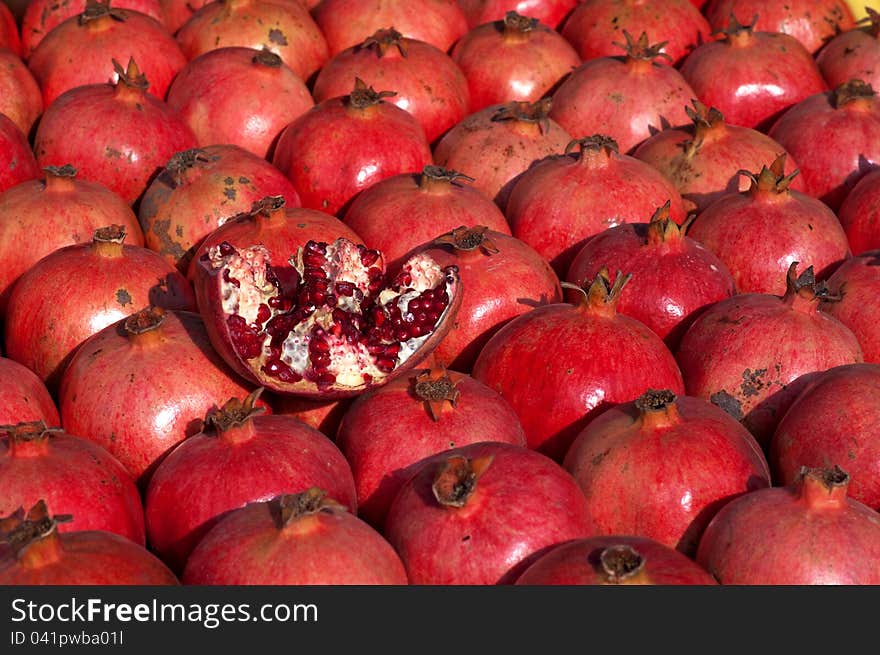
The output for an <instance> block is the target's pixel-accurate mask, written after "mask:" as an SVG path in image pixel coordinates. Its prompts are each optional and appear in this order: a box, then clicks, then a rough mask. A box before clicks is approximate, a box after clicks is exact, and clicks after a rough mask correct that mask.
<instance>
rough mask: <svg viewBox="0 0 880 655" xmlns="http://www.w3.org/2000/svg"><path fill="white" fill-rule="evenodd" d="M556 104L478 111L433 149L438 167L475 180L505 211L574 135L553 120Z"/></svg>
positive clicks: (510, 105)
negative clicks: (516, 191) (529, 177)
mask: <svg viewBox="0 0 880 655" xmlns="http://www.w3.org/2000/svg"><path fill="white" fill-rule="evenodd" d="M551 105H552V100H551V99H550V98H543V99H541V100H538V101H537V102H534V103H528V102H515V101H514V102H507V103H501V104H497V105H490V106H488V107H485V108H483V109H481V110H479V111H477V112H474V113H473V114H471V115H470V116H468V117H467V118H465V119H464V120H462V121H461V122H460V123H458V124H457V125H456V126H455V127H453V128H452V129H451V130H449V131H448V132H447V133H446V134H445V135H444V136H443V138H442V139H440V141H439V142H438V143H437V145H436V146H435V147H434V163H436V164H438V165H439V166H443V167H444V168H449V169H452V170H456V171H462V172H463V173H465V174H466V175H469V176H471V177H473V178H474V180H475V181H474V187H475V188H476V189H478V190H479V191H482V192H483V193H484V194H485V195H486V196H487V197H489V198H491V199H492V200H494V201H495V203H496V204H497V205H498V206H499V207H500V208H501V210H502V211H504V208H505V206H506V204H507V197H508V195H509V194H510V190H511V188H512V187H513V185H514V184H515V183H516V180H517V178H518V177H519V176H520V175H521V174H522V173H523V172H525V171H526V170H527V169H528V168H529V167H530V166H531V165H532V164H534V163H535V162H537V161H539V160H541V159H543V158H544V157H546V156H547V155H552V154H556V153H559V152H562V151H563V149H564V148H565V146H566V144H568V142H569V141H571V136H570V135H569V134H568V132H567V131H566V130H565V129H563V128H562V127H561V126H560V125H559V124H558V123H557V122H556V121H554V120H553V119H552V118H550V117H549V111H550V107H551Z"/></svg>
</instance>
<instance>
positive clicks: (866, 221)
mask: <svg viewBox="0 0 880 655" xmlns="http://www.w3.org/2000/svg"><path fill="white" fill-rule="evenodd" d="M837 218H838V219H839V220H840V224H841V225H842V226H843V230H844V232H846V238H847V241H848V242H849V247H850V248H851V249H852V253H853V254H854V255H861V254H863V253H865V252H867V251H869V250H876V249H878V248H880V171H871V172H868V173H866V174H865V175H864V176H862V178H861V179H860V180H859V181H858V182H856V184H855V186H854V187H853V188H852V190H851V191H850V192H849V193H847V194H846V196H845V197H844V199H843V202H841V203H840V208H839V209H838V210H837Z"/></svg>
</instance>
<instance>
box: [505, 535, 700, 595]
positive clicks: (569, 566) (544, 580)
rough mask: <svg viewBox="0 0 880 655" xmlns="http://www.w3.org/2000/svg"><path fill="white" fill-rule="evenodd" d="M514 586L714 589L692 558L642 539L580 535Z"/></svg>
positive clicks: (543, 559)
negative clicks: (688, 586) (706, 586)
mask: <svg viewBox="0 0 880 655" xmlns="http://www.w3.org/2000/svg"><path fill="white" fill-rule="evenodd" d="M516 584H518V585H717V584H718V582H717V581H716V580H715V578H713V577H712V576H711V575H709V572H708V571H706V569H704V568H702V567H701V566H700V565H698V564H697V563H696V562H694V560H693V559H691V558H690V557H688V556H687V555H683V554H682V553H680V552H678V551H677V550H675V549H674V548H670V547H669V546H666V545H664V544H661V543H660V542H658V541H655V540H653V539H648V538H646V537H638V536H632V535H613V536H610V537H604V536H602V537H586V538H584V539H574V540H572V541H569V542H566V543H563V544H559V545H558V546H554V547H553V548H551V549H550V550H548V551H547V552H546V553H544V554H543V555H542V556H541V557H539V558H538V559H537V560H535V562H534V563H533V564H532V565H531V566H529V567H528V568H527V569H526V570H525V571H523V573H522V575H520V576H519V578H517V580H516Z"/></svg>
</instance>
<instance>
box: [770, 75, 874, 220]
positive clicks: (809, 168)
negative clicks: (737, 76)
mask: <svg viewBox="0 0 880 655" xmlns="http://www.w3.org/2000/svg"><path fill="white" fill-rule="evenodd" d="M767 134H768V135H769V136H770V138H772V139H774V140H776V141H777V142H778V143H779V144H780V145H782V147H783V148H785V150H786V151H787V152H789V153H790V154H791V156H793V157H794V158H795V159H796V160H797V162H798V164H799V166H798V168H800V170H801V177H802V178H803V180H804V188H803V191H804V193H806V194H807V195H810V196H813V197H814V198H819V199H820V200H821V201H822V202H824V203H825V204H826V205H828V206H829V207H831V209H833V210H834V211H837V210H838V208H839V207H840V204H841V203H842V202H843V199H844V198H845V197H846V194H847V193H849V191H850V190H851V189H852V188H853V187H854V186H855V185H856V183H857V182H858V181H859V179H861V177H862V176H863V175H864V174H865V173H866V172H868V171H869V170H871V169H873V168H876V167H877V165H878V162H880V101H878V100H877V94H876V92H875V91H874V89H872V88H871V85H870V84H865V83H864V82H862V81H860V80H852V81H850V82H846V83H845V84H842V85H840V86H838V87H836V88H835V89H834V90H833V91H828V92H826V93H817V94H814V95H812V96H810V97H809V98H806V99H804V100H801V101H800V102H799V103H797V104H796V105H794V106H793V107H791V108H790V109H789V110H788V111H786V112H785V113H784V114H783V115H782V116H781V117H780V118H779V120H777V121H776V122H775V123H774V124H773V127H771V128H770V130H769V131H768V132H767Z"/></svg>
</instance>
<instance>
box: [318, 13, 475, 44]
mask: <svg viewBox="0 0 880 655" xmlns="http://www.w3.org/2000/svg"><path fill="white" fill-rule="evenodd" d="M312 16H313V17H314V19H315V22H316V23H317V24H318V26H319V27H320V28H321V32H322V33H323V34H324V37H325V38H326V39H327V45H328V47H329V49H330V56H331V57H332V56H333V55H335V54H337V53H339V52H342V51H343V50H345V49H346V48H350V47H352V46H355V45H357V44H358V43H361V42H362V41H363V40H364V39H366V38H367V37H368V36H370V35H372V34H374V33H375V32H376V30H380V29H385V28H388V27H394V29H396V30H397V31H398V32H400V33H401V34H403V35H404V36H405V37H408V38H410V39H417V40H419V41H425V42H426V43H430V44H431V45H434V46H436V47H438V48H439V49H440V50H442V51H443V52H449V49H450V48H451V47H452V44H453V43H455V42H456V41H457V40H458V39H459V38H460V37H462V36H463V35H464V34H465V32H467V31H468V24H467V19H466V18H465V16H464V13H463V12H462V10H461V9H460V8H459V6H458V4H457V3H456V2H455V0H424V1H423V2H417V3H416V2H411V1H410V0H321V1H320V2H318V3H317V4H316V5H315V6H314V7H313V8H312Z"/></svg>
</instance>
